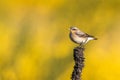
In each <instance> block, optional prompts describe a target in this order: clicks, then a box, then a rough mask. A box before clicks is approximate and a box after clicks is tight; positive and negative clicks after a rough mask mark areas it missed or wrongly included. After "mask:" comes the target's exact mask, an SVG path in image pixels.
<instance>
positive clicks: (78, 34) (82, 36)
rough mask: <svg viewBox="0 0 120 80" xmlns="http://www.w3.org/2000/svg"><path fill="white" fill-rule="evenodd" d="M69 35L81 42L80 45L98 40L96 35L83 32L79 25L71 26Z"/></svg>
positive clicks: (78, 42) (76, 41)
mask: <svg viewBox="0 0 120 80" xmlns="http://www.w3.org/2000/svg"><path fill="white" fill-rule="evenodd" d="M69 36H70V39H71V40H72V41H73V42H75V43H77V44H80V46H83V45H84V44H86V43H87V42H88V41H90V40H97V38H95V37H94V36H91V35H89V34H87V33H84V32H82V31H81V30H79V29H78V28H77V27H70V34H69Z"/></svg>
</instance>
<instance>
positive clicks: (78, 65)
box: [71, 47, 85, 80]
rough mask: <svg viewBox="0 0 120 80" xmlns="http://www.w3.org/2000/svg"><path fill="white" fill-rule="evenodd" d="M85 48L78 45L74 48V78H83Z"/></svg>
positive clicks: (73, 79)
mask: <svg viewBox="0 0 120 80" xmlns="http://www.w3.org/2000/svg"><path fill="white" fill-rule="evenodd" d="M83 51H84V48H82V47H76V48H74V54H73V56H74V61H75V65H74V70H73V72H72V77H71V79H72V80H81V73H82V69H83V67H84V59H85V58H84V53H83Z"/></svg>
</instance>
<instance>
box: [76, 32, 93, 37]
mask: <svg viewBox="0 0 120 80" xmlns="http://www.w3.org/2000/svg"><path fill="white" fill-rule="evenodd" d="M75 34H76V35H78V36H79V37H93V38H94V36H91V35H89V34H87V33H84V34H81V33H75Z"/></svg>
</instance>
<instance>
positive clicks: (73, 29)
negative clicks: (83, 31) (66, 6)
mask: <svg viewBox="0 0 120 80" xmlns="http://www.w3.org/2000/svg"><path fill="white" fill-rule="evenodd" d="M70 31H71V32H72V33H74V32H78V31H79V29H78V28H77V27H74V26H72V27H70Z"/></svg>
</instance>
